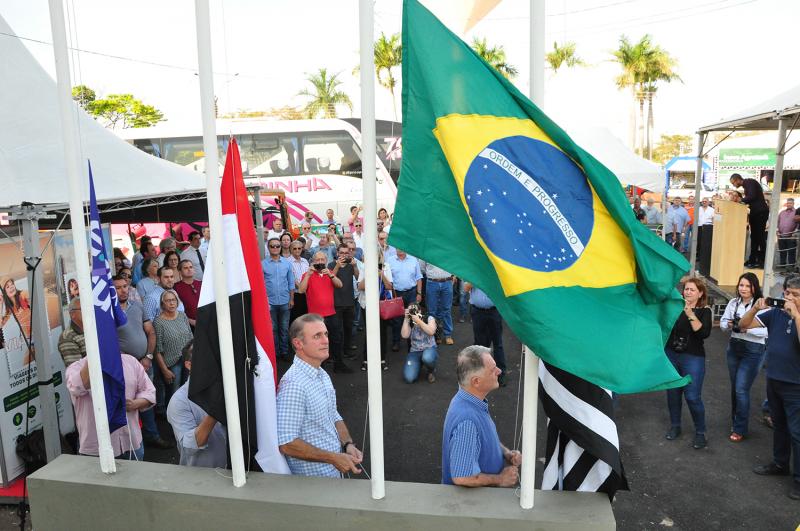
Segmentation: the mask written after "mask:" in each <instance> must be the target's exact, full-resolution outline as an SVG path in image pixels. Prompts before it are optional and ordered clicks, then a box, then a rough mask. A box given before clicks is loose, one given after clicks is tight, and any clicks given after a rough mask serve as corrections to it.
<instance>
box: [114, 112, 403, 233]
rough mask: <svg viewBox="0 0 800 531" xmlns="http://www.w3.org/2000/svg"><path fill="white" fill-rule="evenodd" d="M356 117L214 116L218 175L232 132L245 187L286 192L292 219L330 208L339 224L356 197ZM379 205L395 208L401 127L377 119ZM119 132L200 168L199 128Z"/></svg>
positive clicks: (316, 214)
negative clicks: (264, 118)
mask: <svg viewBox="0 0 800 531" xmlns="http://www.w3.org/2000/svg"><path fill="white" fill-rule="evenodd" d="M360 126H361V120H359V119H355V118H349V119H331V120H280V121H278V120H273V121H270V120H258V119H241V120H218V121H217V133H218V137H217V138H218V140H217V143H218V144H217V145H218V146H219V157H220V159H219V160H220V175H221V174H222V165H223V164H224V161H225V153H226V151H227V148H228V142H229V138H230V136H231V135H233V136H234V137H236V141H237V142H238V143H239V151H240V155H241V159H242V171H243V173H244V177H245V182H246V183H247V184H260V185H263V186H264V187H268V188H277V189H280V190H284V191H285V192H286V203H287V206H288V208H289V213H290V214H291V216H292V218H293V219H294V220H297V221H300V220H302V219H303V214H304V213H305V212H306V211H311V212H313V213H314V218H315V220H317V221H322V219H324V217H325V211H326V210H327V209H328V208H332V209H333V210H334V212H335V216H336V219H337V220H339V221H340V222H344V221H346V220H347V219H348V217H349V216H350V207H352V206H353V205H358V204H360V203H361V201H362V182H361V132H360ZM376 131H377V156H376V158H375V165H376V167H377V178H378V186H377V195H378V208H381V207H383V208H386V209H387V210H388V211H389V212H390V213H391V212H392V211H393V210H394V203H395V199H396V197H397V179H398V176H399V174H400V162H401V157H402V151H401V125H400V124H399V123H397V122H389V121H383V120H377V121H376ZM118 134H119V135H120V136H121V137H122V138H123V139H125V140H127V141H128V142H130V143H131V144H133V145H134V146H136V147H138V148H139V149H141V150H142V151H145V152H147V153H150V154H151V155H154V156H157V157H160V158H162V159H166V160H168V161H170V162H174V163H175V164H180V165H181V166H185V167H187V168H191V169H194V170H196V171H200V172H202V171H205V164H204V160H205V158H204V153H203V138H202V136H201V134H202V133H201V131H200V128H199V127H198V128H186V127H184V128H180V127H175V126H174V125H172V124H169V123H164V124H160V125H157V126H155V127H148V128H137V129H125V130H123V131H120V132H118Z"/></svg>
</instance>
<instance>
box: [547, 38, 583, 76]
mask: <svg viewBox="0 0 800 531" xmlns="http://www.w3.org/2000/svg"><path fill="white" fill-rule="evenodd" d="M575 48H576V45H575V43H574V42H572V41H568V42H565V43H564V44H563V45H562V46H559V45H558V43H557V42H554V43H553V51H552V52H548V54H547V55H546V56H545V61H547V63H548V64H549V65H550V68H552V69H553V72H554V73H556V72H558V69H559V68H561V67H562V66H566V67H567V68H574V67H576V66H586V63H585V62H584V61H583V59H581V58H580V57H578V55H577V54H576V53H575Z"/></svg>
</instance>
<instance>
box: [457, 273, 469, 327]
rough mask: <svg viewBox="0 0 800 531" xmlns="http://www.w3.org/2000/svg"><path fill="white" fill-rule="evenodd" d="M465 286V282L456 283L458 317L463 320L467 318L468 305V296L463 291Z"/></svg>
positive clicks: (465, 291)
mask: <svg viewBox="0 0 800 531" xmlns="http://www.w3.org/2000/svg"><path fill="white" fill-rule="evenodd" d="M465 284H466V282H464V280H459V281H458V314H459V315H458V316H459V317H460V318H461V319H464V320H466V319H467V317H469V304H468V301H467V298H468V295H469V294H468V293H467V290H465V289H464V285H465Z"/></svg>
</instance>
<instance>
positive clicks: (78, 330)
mask: <svg viewBox="0 0 800 531" xmlns="http://www.w3.org/2000/svg"><path fill="white" fill-rule="evenodd" d="M67 309H68V311H69V326H67V328H66V329H65V330H64V331H63V332H61V335H60V336H59V338H58V351H59V352H60V353H61V357H62V358H63V359H64V366H66V367H69V366H70V365H72V364H73V363H75V362H76V361H78V360H79V359H81V358H85V357H86V338H84V336H83V315H81V298H80V297H75V298H74V299H72V300H71V301H70V302H69V306H68V308H67Z"/></svg>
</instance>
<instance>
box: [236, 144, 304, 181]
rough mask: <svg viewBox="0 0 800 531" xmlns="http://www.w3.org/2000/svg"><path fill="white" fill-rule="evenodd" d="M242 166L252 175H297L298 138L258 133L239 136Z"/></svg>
mask: <svg viewBox="0 0 800 531" xmlns="http://www.w3.org/2000/svg"><path fill="white" fill-rule="evenodd" d="M238 141H239V150H240V153H241V157H242V166H243V167H248V168H250V172H249V174H250V175H264V176H267V177H278V176H282V175H297V138H296V137H293V136H283V135H270V134H256V135H241V136H240V137H239V138H238Z"/></svg>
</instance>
